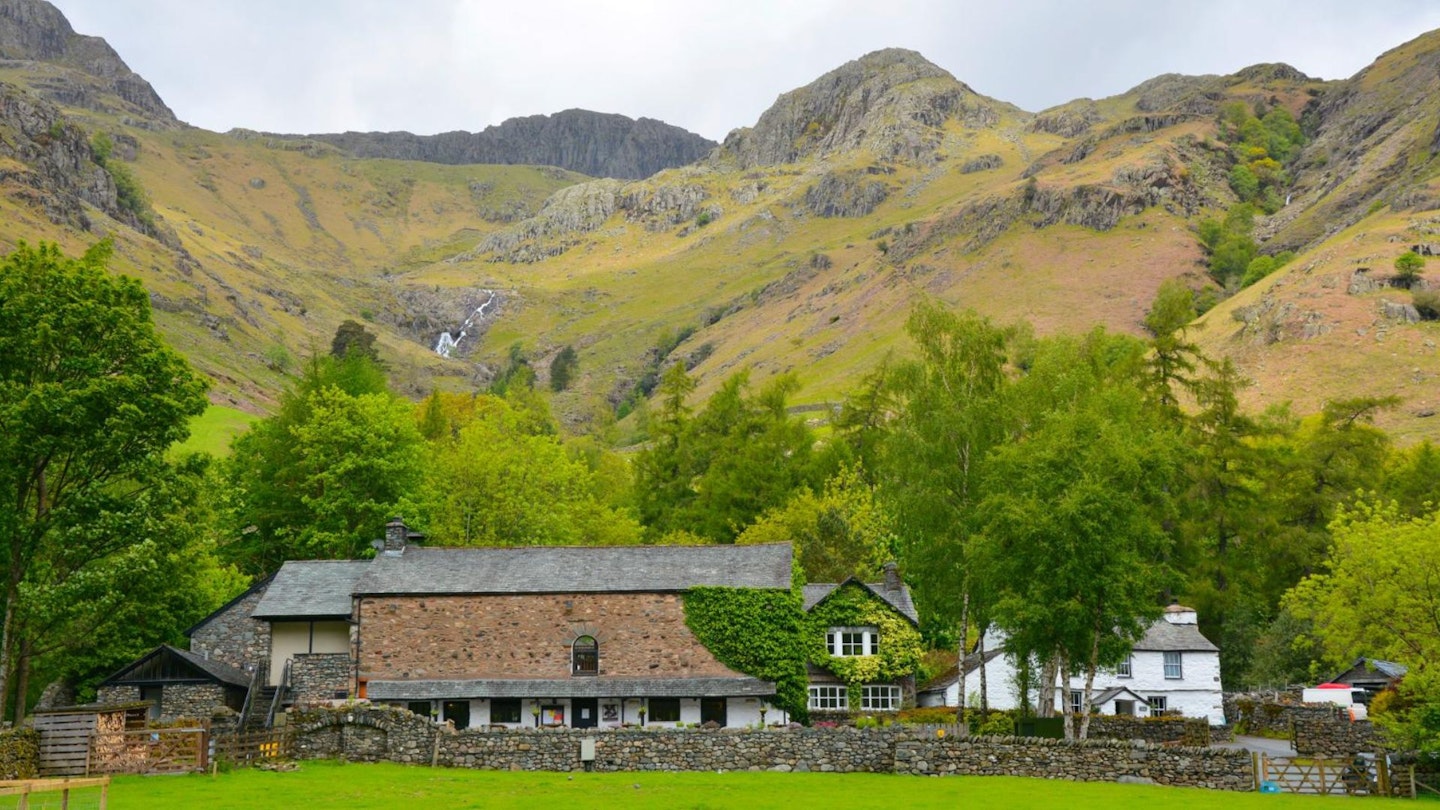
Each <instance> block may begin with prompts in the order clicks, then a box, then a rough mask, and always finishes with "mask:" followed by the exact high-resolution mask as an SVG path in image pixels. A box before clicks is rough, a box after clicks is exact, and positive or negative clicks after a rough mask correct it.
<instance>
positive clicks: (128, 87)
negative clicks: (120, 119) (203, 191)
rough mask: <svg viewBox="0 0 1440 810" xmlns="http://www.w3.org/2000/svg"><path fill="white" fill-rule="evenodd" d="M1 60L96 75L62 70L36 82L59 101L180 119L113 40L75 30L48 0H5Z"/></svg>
mask: <svg viewBox="0 0 1440 810" xmlns="http://www.w3.org/2000/svg"><path fill="white" fill-rule="evenodd" d="M0 60H3V62H0V64H3V63H5V62H8V63H28V62H36V63H49V64H55V65H61V66H64V67H68V68H72V69H74V70H75V71H77V72H79V73H81V74H83V75H84V76H86V77H88V78H89V79H90V81H79V82H77V81H75V80H74V78H73V77H70V76H66V75H63V74H58V75H48V76H40V77H37V79H36V81H34V82H32V83H31V86H32V87H33V88H35V89H37V90H38V91H39V92H40V94H41V95H43V96H45V97H46V98H48V99H50V100H51V101H54V102H56V103H58V104H64V105H67V106H72V107H81V108H84V109H89V110H95V111H98V112H119V113H122V114H129V115H134V116H138V117H140V118H142V119H148V120H151V121H155V122H159V123H161V124H169V125H173V124H175V123H177V122H176V119H175V113H173V112H171V110H170V108H169V107H168V106H166V104H165V102H164V101H162V100H161V99H160V95H159V94H158V93H156V92H155V88H153V87H151V86H150V83H149V82H147V81H145V80H144V79H143V78H141V77H140V76H139V75H138V74H136V73H135V72H134V71H132V70H131V69H130V67H129V66H128V65H126V64H125V61H124V60H123V59H121V58H120V55H119V54H117V53H116V52H115V49H114V48H111V47H110V44H109V43H107V42H106V41H105V40H103V39H101V38H100V37H91V36H84V35H82V34H77V33H75V30H74V29H73V28H71V27H70V22H69V20H67V19H65V15H64V14H61V13H60V10H59V9H57V8H55V7H54V6H52V5H51V4H49V3H47V2H45V0H0Z"/></svg>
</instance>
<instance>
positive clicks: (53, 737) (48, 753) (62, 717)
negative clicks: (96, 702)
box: [35, 712, 97, 776]
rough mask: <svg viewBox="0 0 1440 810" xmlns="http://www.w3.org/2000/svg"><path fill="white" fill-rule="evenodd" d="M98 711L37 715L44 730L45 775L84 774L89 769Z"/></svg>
mask: <svg viewBox="0 0 1440 810" xmlns="http://www.w3.org/2000/svg"><path fill="white" fill-rule="evenodd" d="M96 720H97V716H96V714H95V712H71V713H59V714H37V715H35V730H36V731H37V732H39V733H40V775H41V776H84V775H86V774H87V773H89V770H88V767H87V766H88V763H89V758H90V737H91V735H92V734H94V733H95V723H96Z"/></svg>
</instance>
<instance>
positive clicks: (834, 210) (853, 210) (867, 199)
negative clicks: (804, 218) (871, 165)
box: [805, 172, 890, 217]
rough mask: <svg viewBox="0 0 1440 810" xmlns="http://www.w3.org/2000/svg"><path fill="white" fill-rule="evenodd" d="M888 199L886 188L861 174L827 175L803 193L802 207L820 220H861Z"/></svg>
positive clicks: (842, 173) (834, 173)
mask: <svg viewBox="0 0 1440 810" xmlns="http://www.w3.org/2000/svg"><path fill="white" fill-rule="evenodd" d="M889 196H890V189H889V187H887V186H886V185H885V184H884V183H883V182H881V181H879V180H876V179H874V178H872V177H870V176H868V175H866V174H865V173H864V172H827V173H826V174H825V176H824V177H822V178H820V182H818V183H816V184H815V185H813V186H811V187H810V188H809V189H807V190H806V191H805V207H806V208H808V209H810V212H811V213H812V214H814V215H816V216H819V217H863V216H868V215H869V214H870V212H872V211H874V210H875V207H876V206H878V205H879V204H880V203H882V202H885V198H886V197H889Z"/></svg>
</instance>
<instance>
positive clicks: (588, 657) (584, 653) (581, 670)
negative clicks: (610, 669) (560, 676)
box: [570, 636, 600, 675]
mask: <svg viewBox="0 0 1440 810" xmlns="http://www.w3.org/2000/svg"><path fill="white" fill-rule="evenodd" d="M570 655H571V663H572V664H573V669H572V670H571V671H572V672H573V673H574V674H576V675H596V674H598V673H599V672H600V644H599V642H597V641H596V640H595V637H594V636H581V637H579V638H577V639H575V644H574V645H573V646H572V647H571V652H570Z"/></svg>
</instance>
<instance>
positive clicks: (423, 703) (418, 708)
mask: <svg viewBox="0 0 1440 810" xmlns="http://www.w3.org/2000/svg"><path fill="white" fill-rule="evenodd" d="M405 708H407V709H409V710H410V711H411V713H413V714H418V715H420V716H421V717H430V712H431V711H433V709H432V707H431V706H430V701H428V700H412V701H409V702H407V703H406V704H405Z"/></svg>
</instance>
